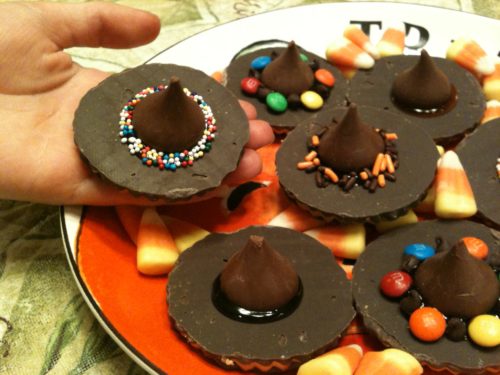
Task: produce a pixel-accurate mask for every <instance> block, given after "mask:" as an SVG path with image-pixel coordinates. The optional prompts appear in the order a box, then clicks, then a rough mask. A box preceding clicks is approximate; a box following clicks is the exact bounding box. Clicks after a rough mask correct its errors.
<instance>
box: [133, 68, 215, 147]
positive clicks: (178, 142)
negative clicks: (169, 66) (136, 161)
mask: <svg viewBox="0 0 500 375" xmlns="http://www.w3.org/2000/svg"><path fill="white" fill-rule="evenodd" d="M133 116H134V117H133V124H134V128H135V130H136V132H137V135H138V137H139V138H141V140H142V141H143V143H144V144H146V145H148V146H151V147H154V148H156V150H157V151H168V152H174V151H178V152H181V151H183V150H186V149H190V148H192V147H193V146H194V145H196V143H197V142H198V141H199V139H200V138H201V137H202V136H203V132H204V130H205V118H204V115H203V112H202V111H201V109H200V107H199V106H198V104H196V102H195V101H194V100H193V99H191V98H190V97H188V96H187V95H186V94H185V93H184V91H183V89H182V86H181V83H180V80H179V78H177V77H172V78H170V82H169V84H168V87H167V88H166V89H165V90H163V91H160V92H157V93H154V94H150V95H148V96H146V97H145V98H143V99H141V101H140V102H139V103H138V104H137V106H136V107H135V109H134V112H133Z"/></svg>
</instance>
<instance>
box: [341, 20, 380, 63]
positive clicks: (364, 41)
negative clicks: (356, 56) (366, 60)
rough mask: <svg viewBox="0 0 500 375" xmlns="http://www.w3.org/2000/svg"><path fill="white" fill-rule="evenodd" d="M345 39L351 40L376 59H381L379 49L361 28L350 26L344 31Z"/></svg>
mask: <svg viewBox="0 0 500 375" xmlns="http://www.w3.org/2000/svg"><path fill="white" fill-rule="evenodd" d="M344 37H346V38H347V39H349V40H350V41H351V42H353V43H354V44H355V45H357V46H358V47H359V48H361V49H362V50H364V51H365V52H368V54H369V55H370V56H371V57H373V58H374V59H379V58H380V53H379V52H378V50H377V48H376V47H375V46H374V45H373V44H372V42H370V39H369V38H368V35H366V34H365V33H364V32H363V31H362V30H361V29H360V28H359V27H357V26H355V25H349V26H347V27H346V28H345V29H344Z"/></svg>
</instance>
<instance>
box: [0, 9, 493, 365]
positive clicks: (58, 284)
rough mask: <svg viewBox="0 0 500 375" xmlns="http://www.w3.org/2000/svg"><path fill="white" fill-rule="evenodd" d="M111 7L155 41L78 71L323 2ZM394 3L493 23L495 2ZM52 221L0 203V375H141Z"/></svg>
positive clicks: (42, 211) (85, 59)
mask: <svg viewBox="0 0 500 375" xmlns="http://www.w3.org/2000/svg"><path fill="white" fill-rule="evenodd" d="M0 1H4V0H0ZM60 2H62V0H61V1H60ZM114 2H116V3H120V4H124V5H129V6H133V7H137V8H141V9H145V10H149V11H151V12H153V13H155V14H157V15H158V16H160V18H161V22H162V30H161V34H160V36H159V37H158V39H157V40H155V41H154V42H153V43H151V44H149V45H148V46H144V47H140V48H137V49H134V50H120V51H113V50H108V49H85V48H73V49H71V50H69V52H70V53H71V55H72V56H73V58H74V59H75V61H77V62H78V63H80V64H82V65H84V66H89V67H94V68H99V69H103V70H108V71H114V72H116V71H120V70H122V69H124V68H128V67H133V66H136V65H138V64H141V63H143V62H145V61H146V60H148V59H150V58H151V57H153V56H154V55H156V54H157V53H159V52H161V51H162V50H164V49H165V48H167V47H169V46H171V45H172V44H174V43H176V42H178V41H180V40H182V39H184V38H186V37H187V36H189V35H192V34H194V33H197V32H200V31H202V30H206V29H208V28H210V27H213V26H216V25H218V24H221V23H224V22H228V21H231V20H234V19H237V18H241V17H245V16H249V15H252V14H256V13H260V12H264V11H267V10H271V9H278V8H285V7H289V6H295V5H301V4H308V3H319V2H327V1H314V0H261V1H259V0H240V1H235V0H232V1H229V0H224V1H216V0H142V1H141V0H122V1H114ZM401 2H411V3H419V4H426V5H434V6H441V7H444V8H449V9H457V10H462V11H466V12H471V13H476V14H481V15H485V16H488V17H493V18H497V19H498V18H499V16H500V2H499V1H498V0H436V1H434V0H420V1H401ZM58 220H59V214H58V207H53V206H44V205H36V204H30V203H24V202H10V201H0V374H12V375H25V374H39V375H44V374H47V373H50V374H71V375H79V374H84V373H85V374H128V375H135V374H143V373H144V372H143V371H142V370H141V369H140V368H139V367H138V366H137V365H135V364H134V363H133V362H132V361H131V360H130V359H129V358H128V357H127V356H126V355H125V354H124V353H123V352H122V351H121V350H120V349H119V348H118V347H117V346H116V344H115V343H114V342H113V341H112V340H111V338H110V337H109V336H108V335H107V334H106V333H105V332H104V330H103V329H102V328H101V327H100V325H99V324H98V323H97V321H96V320H95V319H94V317H93V315H92V313H91V312H90V310H89V309H88V307H87V305H86V304H85V302H84V301H83V299H82V297H81V296H80V293H79V291H78V289H77V286H76V284H75V282H74V280H73V277H72V275H71V273H70V270H69V266H68V264H67V261H66V256H65V254H64V250H63V245H62V241H61V234H60V231H59V221H58Z"/></svg>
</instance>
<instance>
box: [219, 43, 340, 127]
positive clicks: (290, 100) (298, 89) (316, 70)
mask: <svg viewBox="0 0 500 375" xmlns="http://www.w3.org/2000/svg"><path fill="white" fill-rule="evenodd" d="M283 44H284V46H282V45H283ZM269 45H270V43H269V42H267V41H262V42H256V43H252V45H250V46H248V47H245V48H243V49H242V50H241V51H240V52H239V53H238V54H236V56H235V57H234V58H233V60H232V61H231V63H230V65H229V66H228V67H227V68H226V77H227V80H226V87H227V88H228V89H229V90H231V91H232V92H233V93H234V94H235V95H236V96H238V97H239V98H240V99H244V100H247V101H249V102H250V103H252V104H253V105H255V107H256V109H257V117H258V118H261V119H263V120H266V121H268V122H269V123H270V124H271V126H272V127H273V129H274V130H275V131H276V132H286V131H288V130H291V129H293V128H295V127H296V126H297V124H298V123H299V122H301V121H302V120H304V119H306V118H309V117H311V116H312V115H313V114H314V113H316V112H321V111H322V110H323V109H324V108H325V107H326V106H331V105H334V104H336V105H342V104H343V103H344V101H345V97H346V93H347V82H346V80H345V79H344V77H343V76H342V74H341V73H340V71H339V70H338V69H337V68H334V67H332V66H331V65H330V64H328V63H327V62H326V61H325V60H324V59H322V58H321V57H319V56H317V55H315V54H313V53H310V52H308V51H306V50H304V49H302V48H300V47H299V46H297V45H296V44H295V42H293V41H291V42H289V43H284V42H279V46H276V43H272V44H271V46H269ZM259 47H260V48H259ZM247 50H250V52H247Z"/></svg>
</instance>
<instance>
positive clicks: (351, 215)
mask: <svg viewBox="0 0 500 375" xmlns="http://www.w3.org/2000/svg"><path fill="white" fill-rule="evenodd" d="M346 110H347V108H346V107H342V108H333V109H329V110H328V111H322V112H320V113H318V114H317V115H316V116H315V117H314V118H312V119H311V120H310V121H306V122H304V123H302V124H301V125H299V126H298V127H297V128H295V129H294V130H293V131H292V132H291V133H290V134H288V135H287V137H286V138H285V141H284V142H283V144H282V145H281V147H280V149H279V150H278V153H277V155H276V167H277V174H278V176H279V181H280V184H281V186H282V187H283V188H284V190H285V192H286V193H287V194H288V196H289V197H290V198H292V199H293V200H294V201H295V202H297V203H298V205H299V206H300V207H302V208H304V209H306V210H308V211H310V212H311V213H312V214H313V215H314V216H317V217H321V218H322V219H324V220H326V221H332V220H339V221H342V222H376V221H379V220H380V219H384V218H385V219H394V218H397V217H399V216H401V215H403V214H405V213H406V212H407V211H408V209H410V208H411V207H413V206H415V205H417V204H418V203H419V202H420V201H421V200H422V199H423V198H424V196H425V194H426V192H427V190H428V188H429V186H430V185H431V184H432V181H433V179H434V174H435V170H436V162H437V160H438V157H439V154H438V152H437V150H436V146H435V144H434V142H433V141H432V139H431V138H430V137H429V135H428V134H427V133H426V132H424V131H422V130H421V129H420V128H419V127H418V126H416V125H413V123H411V122H410V121H409V119H405V118H403V117H401V116H399V115H397V114H395V113H392V112H389V111H384V110H379V109H377V108H373V107H368V106H358V111H359V115H360V117H361V118H362V119H366V120H365V121H366V122H367V123H368V124H369V125H371V126H373V127H374V128H380V129H384V130H385V131H387V132H390V133H392V132H394V133H396V134H397V136H398V140H397V141H396V142H397V147H398V151H399V168H398V169H397V170H396V173H395V176H396V178H397V180H396V181H395V182H390V183H388V184H387V185H386V186H385V187H384V188H380V189H377V190H376V191H375V192H374V193H370V192H369V191H368V190H367V189H363V188H362V187H361V186H356V187H354V188H353V189H351V190H349V191H348V192H344V191H343V190H342V189H340V188H339V187H338V186H335V185H328V186H326V187H325V188H318V187H317V186H316V182H315V179H314V174H307V173H305V172H304V171H302V170H298V169H297V163H298V162H300V161H302V160H303V158H304V155H306V154H307V140H308V139H309V138H310V137H311V136H312V135H313V134H316V133H318V132H319V131H320V130H321V129H322V128H324V127H325V126H328V125H329V124H331V123H332V119H335V121H336V122H338V121H339V120H340V119H341V118H342V116H343V114H344V113H345V111H346Z"/></svg>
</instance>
